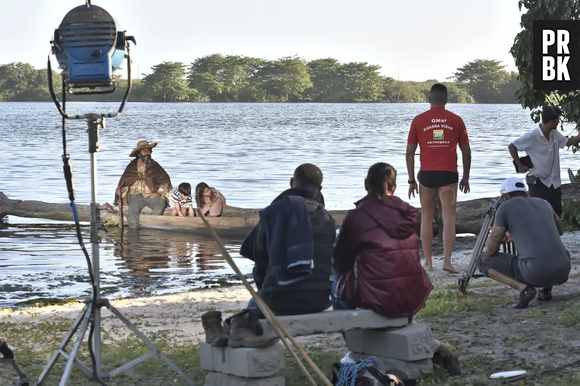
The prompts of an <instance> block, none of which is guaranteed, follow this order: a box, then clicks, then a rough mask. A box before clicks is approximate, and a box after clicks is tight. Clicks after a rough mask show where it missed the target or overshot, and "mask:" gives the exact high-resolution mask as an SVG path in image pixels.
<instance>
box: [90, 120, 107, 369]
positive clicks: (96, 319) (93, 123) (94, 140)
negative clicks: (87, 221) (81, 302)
mask: <svg viewBox="0 0 580 386" xmlns="http://www.w3.org/2000/svg"><path fill="white" fill-rule="evenodd" d="M101 119H102V121H101V122H99V120H98V119H96V118H95V119H89V120H88V124H89V153H90V154H91V256H92V263H93V276H94V280H95V282H94V283H93V291H94V292H95V293H94V294H93V299H94V300H95V301H96V303H97V304H93V321H92V323H93V325H94V333H93V352H94V354H95V367H96V368H95V369H94V370H95V372H96V373H97V375H98V376H99V378H100V377H101V375H103V374H102V369H103V368H102V357H101V307H100V305H99V303H100V298H101V286H100V281H101V280H100V265H99V228H100V226H101V212H100V209H99V204H98V199H97V196H98V195H97V152H98V151H99V126H100V125H101V124H102V122H104V118H101Z"/></svg>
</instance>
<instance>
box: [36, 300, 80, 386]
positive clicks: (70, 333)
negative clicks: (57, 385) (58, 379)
mask: <svg viewBox="0 0 580 386" xmlns="http://www.w3.org/2000/svg"><path fill="white" fill-rule="evenodd" d="M87 311H88V307H87V306H85V307H84V308H83V310H82V312H81V313H80V314H79V316H78V317H77V319H76V320H75V321H74V323H73V325H72V326H71V328H70V330H69V331H68V333H67V334H66V336H65V337H64V339H63V340H62V342H61V343H60V344H59V345H58V348H57V349H56V351H55V352H54V354H52V357H51V358H50V360H49V361H48V363H47V364H46V366H45V367H44V370H42V373H41V374H40V375H39V376H38V379H37V380H36V382H34V385H35V386H36V385H42V382H44V378H46V376H47V375H48V373H50V370H52V368H53V367H54V365H55V364H56V361H57V360H58V357H59V356H60V355H62V354H61V350H62V351H64V350H65V349H66V346H68V344H69V343H70V341H71V339H72V337H73V336H74V334H75V333H76V332H77V330H78V328H79V326H80V325H81V321H82V320H83V317H84V316H85V315H86V313H87Z"/></svg>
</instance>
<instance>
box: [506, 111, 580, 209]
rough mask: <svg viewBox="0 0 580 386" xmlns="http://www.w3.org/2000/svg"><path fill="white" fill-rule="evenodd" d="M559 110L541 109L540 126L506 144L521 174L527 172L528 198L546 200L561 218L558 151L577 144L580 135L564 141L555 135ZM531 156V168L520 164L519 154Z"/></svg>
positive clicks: (565, 138) (558, 134) (579, 140)
mask: <svg viewBox="0 0 580 386" xmlns="http://www.w3.org/2000/svg"><path fill="white" fill-rule="evenodd" d="M561 115H562V111H561V110H560V109H559V108H558V107H555V106H552V105H545V106H543V107H542V123H540V124H539V125H538V126H536V127H535V128H533V129H532V130H529V131H528V132H526V133H525V134H524V135H522V136H521V137H520V138H518V139H516V140H514V141H513V142H512V143H510V144H509V146H508V149H509V151H510V154H511V156H512V158H513V159H514V162H515V163H516V165H517V166H518V169H519V172H520V173H525V172H528V175H527V177H526V180H527V182H528V186H529V188H530V196H532V197H540V198H543V199H544V200H546V201H548V202H549V203H550V204H551V205H552V208H554V211H555V212H556V214H557V215H558V216H562V189H561V188H560V186H561V185H562V180H561V178H560V150H559V149H563V148H564V147H565V146H573V145H577V144H578V143H579V142H580V134H579V135H577V136H575V137H571V138H567V137H565V136H564V135H562V134H561V133H559V132H558V130H557V128H558V123H559V121H560V116H561ZM524 150H525V152H526V154H527V155H529V156H530V159H531V161H532V168H531V169H529V168H528V167H527V166H526V165H524V164H523V163H522V161H521V160H520V158H519V156H518V151H524Z"/></svg>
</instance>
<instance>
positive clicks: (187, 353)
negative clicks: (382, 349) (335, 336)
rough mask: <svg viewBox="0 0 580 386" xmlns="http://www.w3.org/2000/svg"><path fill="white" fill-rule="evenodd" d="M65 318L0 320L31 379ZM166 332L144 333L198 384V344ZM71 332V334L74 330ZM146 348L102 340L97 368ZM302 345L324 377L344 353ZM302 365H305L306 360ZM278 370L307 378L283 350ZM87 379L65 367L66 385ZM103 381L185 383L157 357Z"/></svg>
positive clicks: (298, 384)
mask: <svg viewBox="0 0 580 386" xmlns="http://www.w3.org/2000/svg"><path fill="white" fill-rule="evenodd" d="M71 324H72V322H71V321H70V320H67V319H56V318H55V319H53V320H51V322H43V323H30V322H26V323H12V322H0V331H2V338H4V339H5V340H6V342H7V343H8V345H9V346H10V347H11V348H12V349H13V351H14V353H15V355H16V360H17V361H18V363H19V364H20V366H21V367H22V369H23V371H24V372H25V374H26V375H27V376H28V378H29V380H30V381H31V384H32V382H34V381H35V380H36V379H37V378H38V376H39V375H40V373H41V372H42V370H43V369H44V367H45V366H46V364H47V363H48V361H49V359H50V356H51V355H52V354H53V353H54V351H55V350H56V348H57V345H58V344H60V342H61V341H62V339H63V337H64V335H65V334H66V333H67V332H68V330H69V328H70V326H71ZM107 335H108V332H107V331H103V337H106V336H107ZM169 336H170V331H168V330H160V331H156V332H151V333H148V334H147V337H148V338H149V339H150V340H151V341H152V342H153V343H154V344H155V345H156V346H157V347H158V348H159V349H160V350H161V351H163V353H164V354H166V355H167V356H168V357H169V358H170V359H171V360H172V361H173V362H175V363H176V364H177V365H178V366H179V367H180V368H181V369H182V370H183V371H184V372H185V373H186V374H187V375H188V376H189V377H191V378H192V379H193V380H194V381H195V382H197V383H198V384H199V385H203V384H204V382H205V376H206V374H207V372H206V371H205V370H202V369H201V368H200V367H199V346H198V344H197V343H189V342H188V343H185V344H182V345H176V344H174V343H169V340H168V339H169ZM74 338H75V339H76V335H75V337H74ZM86 338H87V335H85V341H84V342H83V344H82V345H81V349H80V350H79V353H78V355H77V358H78V359H79V360H81V361H83V362H84V363H85V364H86V365H87V366H89V368H91V367H92V365H91V359H90V355H89V352H88V348H87V347H88V346H87V341H86ZM72 343H74V340H73V342H71V343H70V344H69V345H68V346H67V349H68V350H69V351H70V350H72ZM149 351H150V350H149V348H148V347H147V346H145V345H144V344H143V343H142V342H141V341H140V340H139V339H138V338H136V337H134V336H130V337H129V338H126V339H118V340H116V341H114V342H113V343H111V344H103V346H102V358H103V369H104V370H105V371H112V370H114V369H116V368H118V367H119V366H122V365H124V364H126V363H128V362H130V361H131V360H133V359H135V358H137V357H139V356H141V355H143V354H146V353H148V352H149ZM306 351H307V352H308V354H309V356H310V357H311V358H312V360H313V361H314V362H315V363H316V364H317V366H318V367H319V368H320V370H321V371H322V372H323V373H324V374H325V375H326V376H327V377H329V379H332V364H333V363H334V362H338V361H340V358H342V356H343V355H344V353H335V352H325V351H322V350H321V349H317V348H313V349H307V350H306ZM65 366H66V359H64V358H63V357H60V358H59V359H58V360H57V362H56V365H55V367H54V368H53V369H52V370H51V371H50V373H49V376H48V377H47V378H46V379H45V382H44V384H45V385H58V384H59V382H60V378H61V377H62V374H63V372H64V368H65ZM306 367H307V368H308V365H306ZM310 372H311V375H312V376H313V377H314V379H315V380H318V378H317V376H316V375H315V374H314V372H313V371H310ZM13 375H14V373H13V371H12V367H10V366H4V365H1V366H0V384H1V385H11V384H12V376H13ZM281 375H283V376H284V377H285V378H286V385H288V386H303V385H307V384H308V382H307V380H306V378H305V376H304V374H302V371H301V370H300V368H299V367H298V365H297V364H296V363H295V361H294V359H293V358H292V356H291V355H290V354H288V353H286V367H285V369H284V370H283V371H282V372H281ZM89 383H90V382H88V380H87V379H86V378H85V376H84V375H83V374H82V373H81V372H80V371H78V370H77V369H74V370H73V371H72V372H71V375H70V378H69V381H68V384H69V385H85V384H89ZM106 383H107V385H109V386H126V385H140V386H157V385H186V383H185V382H184V381H183V380H182V379H181V377H179V376H178V375H177V373H175V372H174V371H173V370H171V369H170V368H169V367H168V366H167V364H166V363H165V362H163V361H162V360H161V359H159V358H158V357H154V358H151V359H148V360H147V361H145V362H143V363H141V364H139V365H137V366H135V367H133V368H132V369H130V370H129V371H127V372H125V373H122V374H119V375H117V376H115V377H113V378H111V379H110V380H108V381H106ZM317 383H318V384H322V382H321V381H317Z"/></svg>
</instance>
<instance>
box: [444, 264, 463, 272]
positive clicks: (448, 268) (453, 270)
mask: <svg viewBox="0 0 580 386" xmlns="http://www.w3.org/2000/svg"><path fill="white" fill-rule="evenodd" d="M443 270H444V271H445V272H449V273H452V274H457V273H459V271H458V270H456V269H455V268H453V266H452V265H444V266H443Z"/></svg>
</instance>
